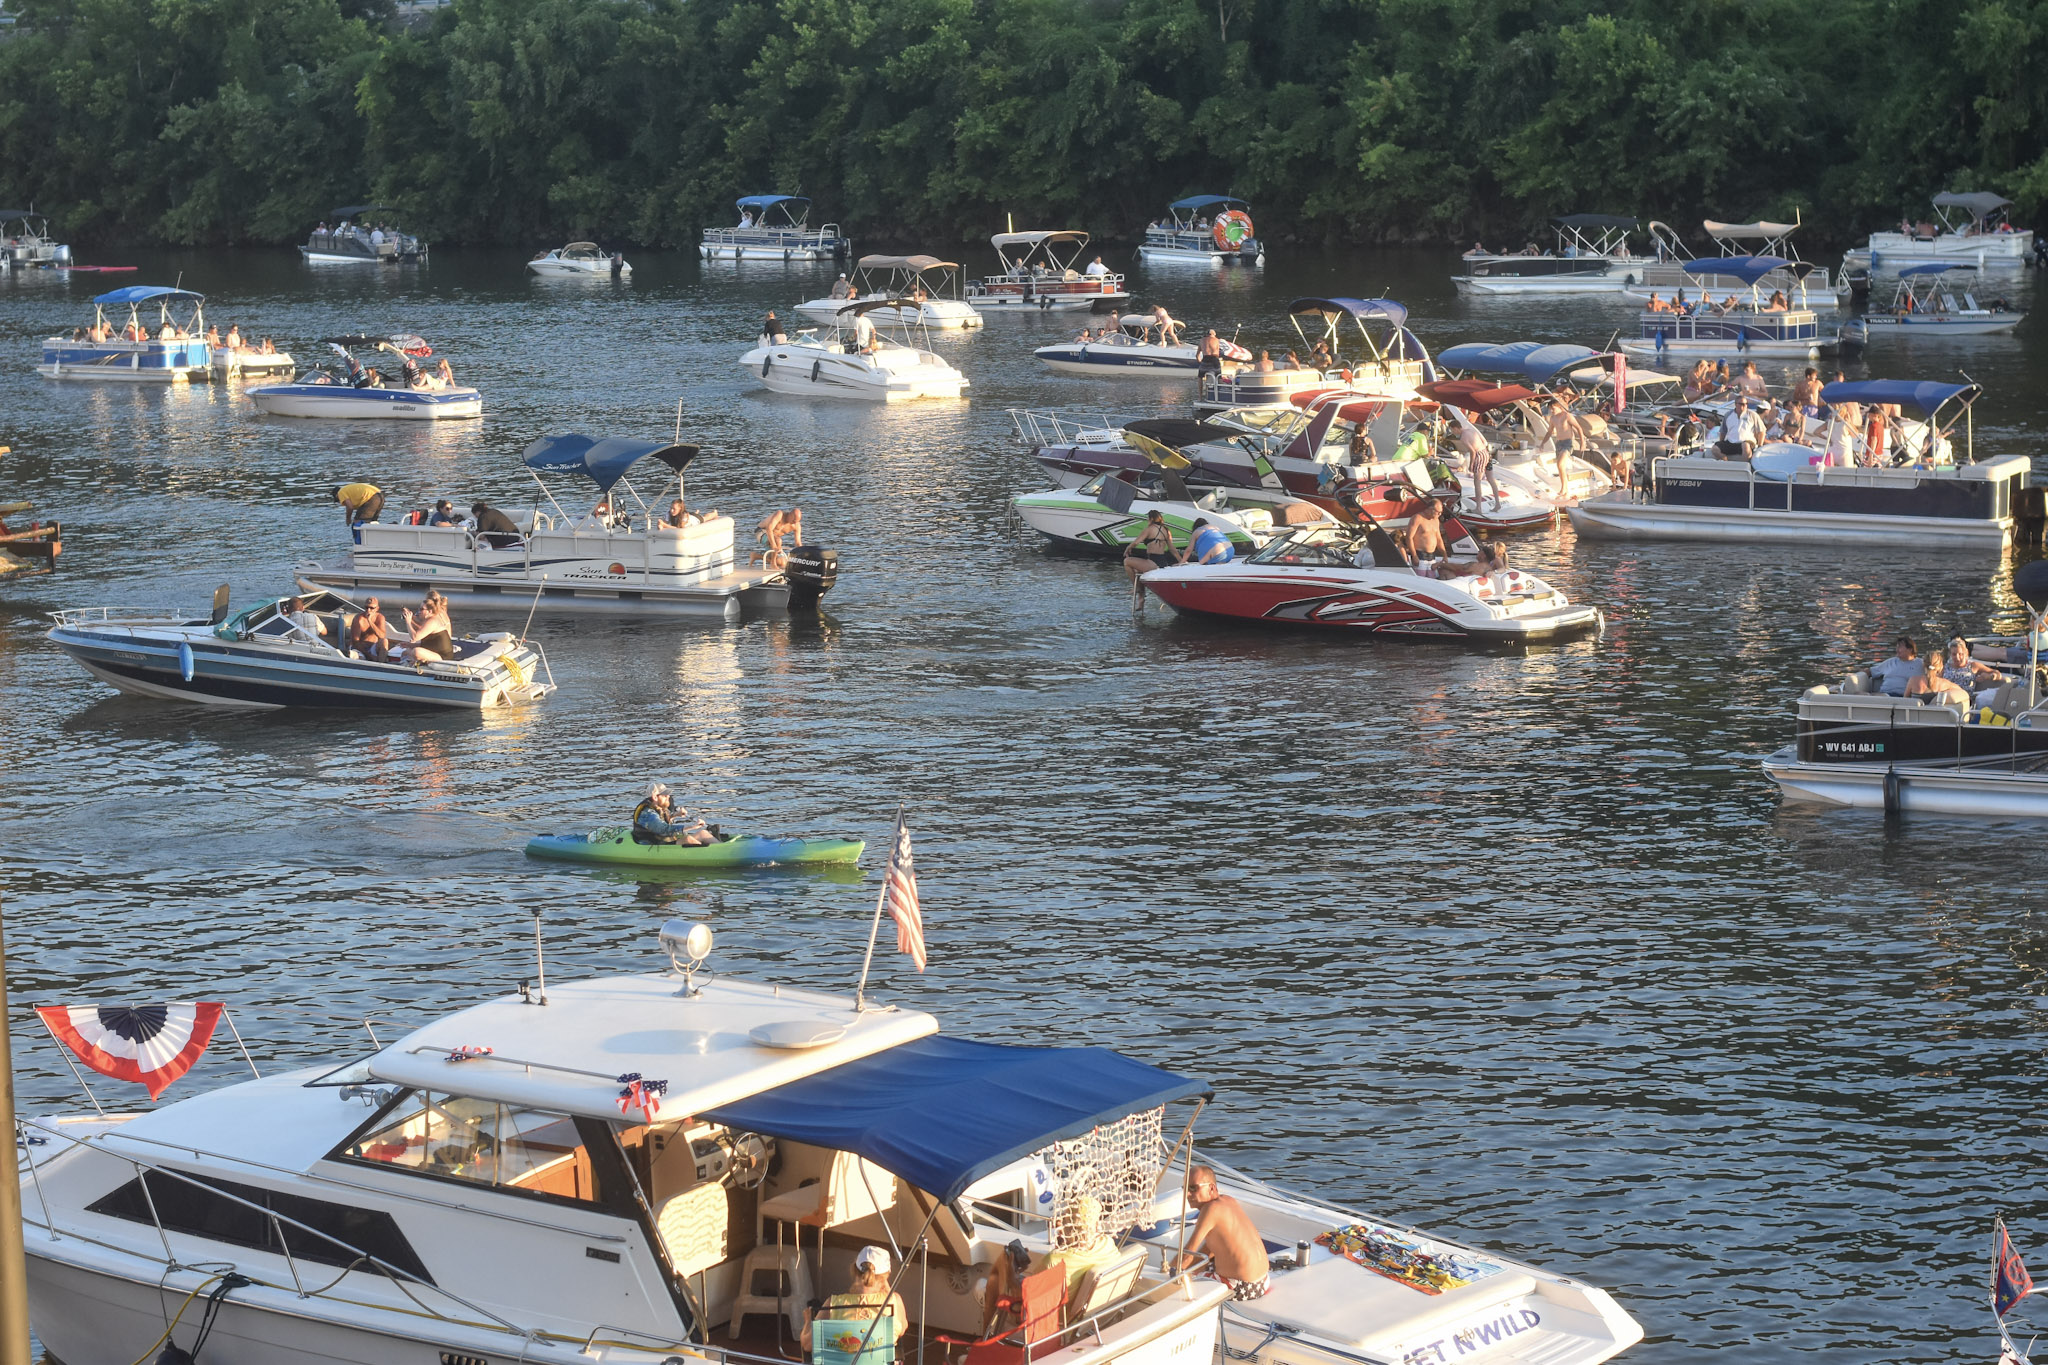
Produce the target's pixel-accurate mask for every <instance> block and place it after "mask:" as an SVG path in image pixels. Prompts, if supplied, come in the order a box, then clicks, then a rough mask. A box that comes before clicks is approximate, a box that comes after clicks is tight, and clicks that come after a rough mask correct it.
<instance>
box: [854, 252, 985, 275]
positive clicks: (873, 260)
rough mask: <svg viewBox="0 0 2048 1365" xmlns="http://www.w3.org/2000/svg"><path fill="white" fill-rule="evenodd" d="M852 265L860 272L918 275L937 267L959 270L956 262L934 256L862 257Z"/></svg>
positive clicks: (958, 264)
mask: <svg viewBox="0 0 2048 1365" xmlns="http://www.w3.org/2000/svg"><path fill="white" fill-rule="evenodd" d="M854 264H855V265H857V266H859V267H860V268H861V269H862V270H914V271H916V272H917V273H919V274H923V273H924V272H925V271H927V270H931V269H934V268H936V267H939V266H944V267H945V268H946V269H948V270H958V269H959V268H960V263H959V262H958V261H942V260H940V259H939V258H938V257H936V256H863V257H861V258H860V259H859V260H858V261H856V262H854Z"/></svg>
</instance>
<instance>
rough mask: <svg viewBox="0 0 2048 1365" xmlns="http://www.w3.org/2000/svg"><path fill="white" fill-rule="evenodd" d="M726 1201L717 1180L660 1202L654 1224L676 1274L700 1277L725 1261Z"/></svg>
mask: <svg viewBox="0 0 2048 1365" xmlns="http://www.w3.org/2000/svg"><path fill="white" fill-rule="evenodd" d="M726 1202H727V1201H726V1193H725V1186H723V1185H721V1184H719V1183H717V1182H716V1181H706V1182H705V1183H704V1184H701V1185H697V1186H693V1187H692V1188H690V1189H687V1190H684V1191H683V1192H682V1193H681V1194H679V1195H675V1196H673V1197H672V1198H669V1199H665V1200H663V1201H662V1204H661V1210H660V1212H658V1213H657V1214H656V1215H655V1220H654V1225H655V1229H656V1230H657V1231H658V1232H659V1233H660V1234H661V1246H662V1249H663V1250H664V1251H666V1252H667V1253H668V1263H669V1266H670V1267H671V1268H672V1269H673V1270H674V1271H675V1273H676V1274H678V1275H682V1276H685V1277H687V1276H690V1275H696V1274H700V1273H702V1272H703V1271H706V1270H709V1269H710V1268H711V1267H712V1266H714V1265H717V1264H718V1263H719V1262H720V1261H723V1260H724V1259H725V1258H726V1254H727V1243H726V1224H727V1209H726Z"/></svg>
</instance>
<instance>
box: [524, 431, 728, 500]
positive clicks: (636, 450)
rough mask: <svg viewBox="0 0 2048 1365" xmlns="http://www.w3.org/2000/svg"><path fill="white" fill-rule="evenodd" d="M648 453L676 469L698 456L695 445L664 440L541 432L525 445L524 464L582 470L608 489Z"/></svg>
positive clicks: (565, 471) (573, 471)
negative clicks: (539, 435)
mask: <svg viewBox="0 0 2048 1365" xmlns="http://www.w3.org/2000/svg"><path fill="white" fill-rule="evenodd" d="M649 456H652V457H654V458H655V459H657V460H660V461H661V462H662V463H663V464H665V465H667V466H668V467H669V468H670V469H673V470H674V471H675V472H676V473H678V474H680V473H682V472H683V466H684V465H687V464H688V463H689V462H690V461H692V460H694V459H696V458H697V447H696V446H685V445H671V444H669V443H668V442H667V441H628V440H624V439H622V438H620V437H617V436H612V437H607V438H606V439H604V440H602V441H600V440H598V439H597V438H596V437H594V436H584V435H580V434H578V433H576V432H571V433H569V434H568V435H566V436H543V437H541V438H540V439H539V440H538V441H535V442H534V443H533V444H532V445H530V446H528V447H527V448H526V467H527V468H528V469H545V470H548V471H549V472H551V473H556V474H581V475H582V476H583V477H584V478H586V479H588V480H590V481H591V482H592V483H594V484H596V485H597V486H598V488H599V489H601V490H602V491H604V492H606V493H609V492H611V491H612V485H613V484H615V483H617V482H618V481H619V480H620V479H623V478H625V477H626V471H627V470H629V469H631V468H632V467H633V466H634V465H636V464H638V463H640V461H642V460H644V459H646V458H648V457H649Z"/></svg>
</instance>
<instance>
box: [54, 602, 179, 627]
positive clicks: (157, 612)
mask: <svg viewBox="0 0 2048 1365" xmlns="http://www.w3.org/2000/svg"><path fill="white" fill-rule="evenodd" d="M50 619H51V620H53V621H55V622H56V623H57V624H58V625H60V626H83V625H115V626H119V625H134V626H140V625H164V624H167V623H170V624H178V625H183V624H185V623H186V622H193V621H204V620H205V619H206V613H205V612H203V611H198V612H195V611H190V610H187V609H185V608H183V607H63V608H60V609H59V610H57V611H53V612H51V613H50Z"/></svg>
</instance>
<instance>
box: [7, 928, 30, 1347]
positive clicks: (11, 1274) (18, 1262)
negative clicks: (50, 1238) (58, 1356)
mask: <svg viewBox="0 0 2048 1365" xmlns="http://www.w3.org/2000/svg"><path fill="white" fill-rule="evenodd" d="M0 1130H4V1131H0V1365H29V1358H28V1259H27V1254H26V1252H24V1250H23V1249H22V1242H21V1216H22V1210H21V1165H20V1160H19V1158H18V1156H17V1155H16V1154H17V1152H18V1151H19V1150H20V1149H19V1148H18V1147H16V1145H15V1135H16V1133H17V1132H18V1131H19V1130H18V1129H17V1128H16V1127H15V1126H14V1057H13V1054H12V1052H11V1051H10V1049H9V1045H8V1037H7V942H6V931H5V917H4V916H0Z"/></svg>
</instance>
